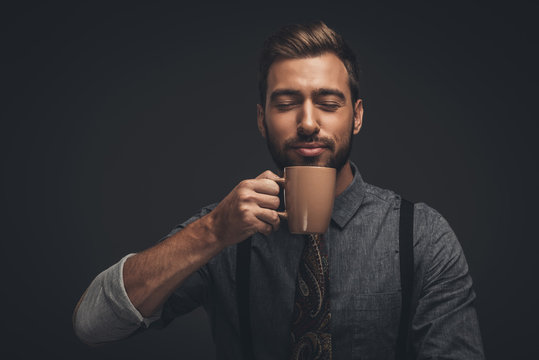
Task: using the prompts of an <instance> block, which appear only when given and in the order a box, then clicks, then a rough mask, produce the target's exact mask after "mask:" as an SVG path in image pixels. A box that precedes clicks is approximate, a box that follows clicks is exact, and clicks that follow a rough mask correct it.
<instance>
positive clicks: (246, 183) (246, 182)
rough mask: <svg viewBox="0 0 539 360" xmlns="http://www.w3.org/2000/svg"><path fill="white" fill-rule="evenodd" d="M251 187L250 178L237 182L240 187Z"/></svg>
mask: <svg viewBox="0 0 539 360" xmlns="http://www.w3.org/2000/svg"><path fill="white" fill-rule="evenodd" d="M250 187H251V181H250V180H242V181H240V183H239V188H240V189H248V188H250Z"/></svg>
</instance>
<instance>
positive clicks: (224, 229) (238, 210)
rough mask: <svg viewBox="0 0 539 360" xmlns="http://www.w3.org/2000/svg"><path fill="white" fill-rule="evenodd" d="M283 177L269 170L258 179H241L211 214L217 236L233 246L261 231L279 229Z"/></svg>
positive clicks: (267, 233) (267, 231) (264, 232)
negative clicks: (281, 179)
mask: <svg viewBox="0 0 539 360" xmlns="http://www.w3.org/2000/svg"><path fill="white" fill-rule="evenodd" d="M278 179H280V178H279V176H277V175H276V174H274V173H273V172H271V171H269V170H267V171H265V172H263V173H262V174H260V175H259V176H257V177H256V179H250V180H243V181H242V182H240V183H239V184H238V185H237V186H236V187H235V188H234V189H233V190H232V191H231V192H230V193H229V194H228V195H227V196H226V197H225V198H224V199H223V200H222V201H221V202H220V203H219V205H218V206H217V207H216V208H215V209H214V210H213V211H212V212H211V213H210V214H209V216H211V218H212V220H213V221H212V224H213V229H214V234H215V236H216V237H217V238H218V239H219V240H220V241H222V242H224V243H225V244H226V245H232V244H235V243H238V242H241V241H243V240H245V239H247V238H248V237H249V236H251V235H253V234H255V233H256V232H260V233H262V234H264V235H269V234H270V233H271V232H272V231H275V230H277V229H278V228H279V223H280V220H279V216H278V214H277V211H276V210H277V208H278V207H279V197H278V195H279V185H278V184H277V182H276V180H278Z"/></svg>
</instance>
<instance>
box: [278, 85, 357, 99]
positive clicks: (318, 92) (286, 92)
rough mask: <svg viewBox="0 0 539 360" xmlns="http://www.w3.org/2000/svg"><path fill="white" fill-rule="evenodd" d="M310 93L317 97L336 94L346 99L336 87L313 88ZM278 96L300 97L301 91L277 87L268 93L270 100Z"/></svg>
mask: <svg viewBox="0 0 539 360" xmlns="http://www.w3.org/2000/svg"><path fill="white" fill-rule="evenodd" d="M311 95H312V96H313V97H318V96H329V95H333V96H337V97H338V98H339V99H341V100H342V101H345V100H346V97H345V95H344V93H343V92H342V91H340V90H337V89H329V88H320V89H315V90H313V91H312V92H311ZM279 96H294V97H301V96H302V94H301V91H299V90H294V89H277V90H275V91H273V92H272V93H271V95H270V102H272V101H275V99H277V98H278V97H279Z"/></svg>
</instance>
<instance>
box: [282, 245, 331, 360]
mask: <svg viewBox="0 0 539 360" xmlns="http://www.w3.org/2000/svg"><path fill="white" fill-rule="evenodd" d="M323 241H324V238H323V236H322V235H309V236H308V238H307V239H306V245H305V248H304V250H303V254H302V256H301V261H300V265H299V271H298V277H297V280H296V300H295V303H294V314H293V317H292V333H291V340H292V355H291V357H290V359H291V360H297V359H320V360H328V359H331V332H330V320H331V313H330V311H329V310H330V309H329V266H328V257H327V253H326V252H325V247H324V243H323Z"/></svg>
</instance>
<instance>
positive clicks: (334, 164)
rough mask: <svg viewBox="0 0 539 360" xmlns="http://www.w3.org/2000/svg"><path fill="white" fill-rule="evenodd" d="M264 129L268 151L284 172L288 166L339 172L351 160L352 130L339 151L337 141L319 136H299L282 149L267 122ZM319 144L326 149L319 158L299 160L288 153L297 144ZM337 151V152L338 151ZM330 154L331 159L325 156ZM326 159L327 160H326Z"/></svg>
mask: <svg viewBox="0 0 539 360" xmlns="http://www.w3.org/2000/svg"><path fill="white" fill-rule="evenodd" d="M352 126H353V125H352ZM264 127H265V129H266V143H267V146H268V150H269V152H270V154H271V157H272V158H273V162H274V163H275V165H276V166H277V168H279V170H281V172H282V171H283V170H284V168H285V167H287V166H322V167H331V168H335V169H336V170H337V172H339V171H340V170H341V169H342V167H343V166H344V165H345V164H346V162H347V161H348V159H349V158H350V153H351V151H352V138H353V136H354V133H353V131H352V129H350V136H348V138H347V139H346V142H344V143H343V144H341V146H340V147H339V148H338V149H337V144H336V142H335V140H333V139H330V138H326V137H319V136H316V135H314V136H303V135H301V134H298V135H297V136H296V137H294V138H291V139H288V140H286V141H285V143H284V145H283V146H282V148H280V147H279V146H278V145H277V144H276V142H275V141H273V139H272V138H271V136H270V133H269V132H268V127H267V125H266V121H264ZM306 142H317V143H322V144H324V146H325V147H326V149H327V150H326V151H324V152H323V153H322V154H320V155H318V156H301V155H300V156H299V159H292V158H290V157H289V156H288V155H287V153H288V152H289V151H290V150H292V149H293V148H294V145H296V144H297V143H306ZM336 149H337V150H336ZM326 152H329V153H330V154H329V157H327V156H325V153H326ZM324 157H325V158H324Z"/></svg>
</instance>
